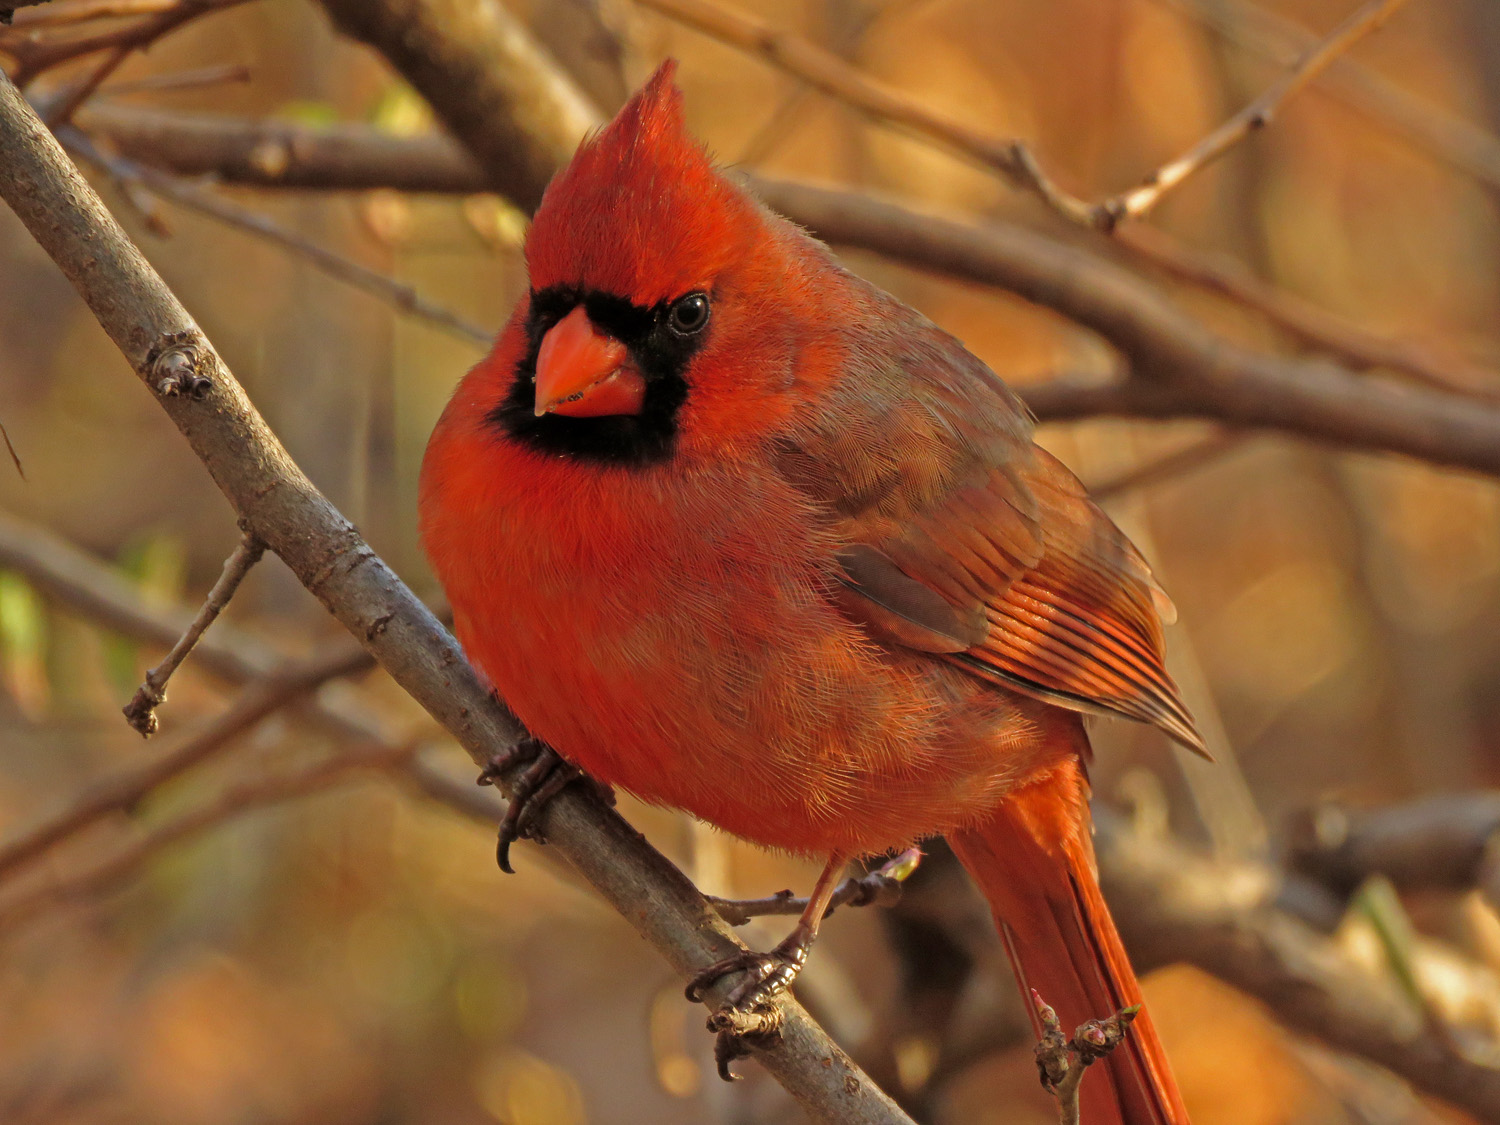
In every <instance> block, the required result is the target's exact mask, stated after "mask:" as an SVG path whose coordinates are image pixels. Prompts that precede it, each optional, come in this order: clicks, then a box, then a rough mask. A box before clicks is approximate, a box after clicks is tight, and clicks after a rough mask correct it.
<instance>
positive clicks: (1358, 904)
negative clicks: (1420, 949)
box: [1352, 875, 1428, 1012]
mask: <svg viewBox="0 0 1500 1125" xmlns="http://www.w3.org/2000/svg"><path fill="white" fill-rule="evenodd" d="M1352 905H1353V907H1354V909H1355V910H1356V911H1358V912H1359V914H1360V915H1362V916H1363V917H1364V918H1365V919H1366V920H1367V921H1368V922H1369V923H1370V926H1371V927H1372V928H1373V929H1374V931H1375V936H1376V937H1377V938H1378V939H1379V941H1380V947H1381V949H1382V950H1383V951H1384V953H1385V958H1386V962H1387V964H1389V965H1390V967H1391V973H1392V975H1394V976H1395V978H1396V983H1397V984H1399V985H1400V986H1401V991H1402V992H1404V993H1406V995H1407V997H1408V998H1409V999H1410V1000H1411V1002H1412V1003H1413V1004H1415V1005H1416V1006H1417V1007H1418V1008H1419V1009H1420V1010H1422V1011H1424V1012H1425V1011H1427V1010H1428V1005H1427V1001H1426V999H1425V998H1424V997H1423V994H1422V986H1421V984H1420V983H1419V982H1418V980H1417V967H1416V957H1417V950H1416V941H1417V936H1416V931H1415V930H1414V929H1412V924H1411V919H1410V918H1409V917H1407V914H1406V908H1405V907H1404V906H1402V905H1401V896H1400V895H1399V894H1397V893H1396V888H1395V886H1394V885H1393V884H1392V883H1391V881H1390V880H1389V879H1387V878H1386V877H1385V876H1384V875H1372V876H1371V877H1370V878H1368V879H1366V880H1365V881H1364V884H1363V885H1362V886H1361V887H1360V888H1359V890H1358V891H1356V892H1355V894H1354V899H1353V903H1352Z"/></svg>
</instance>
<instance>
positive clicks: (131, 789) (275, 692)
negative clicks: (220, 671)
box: [0, 641, 370, 878]
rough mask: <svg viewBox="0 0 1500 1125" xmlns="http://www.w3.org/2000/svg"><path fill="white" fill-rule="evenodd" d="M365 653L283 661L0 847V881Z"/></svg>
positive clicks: (359, 667) (343, 650)
mask: <svg viewBox="0 0 1500 1125" xmlns="http://www.w3.org/2000/svg"><path fill="white" fill-rule="evenodd" d="M369 666H370V660H369V657H368V656H367V655H366V653H365V651H364V650H363V649H361V648H358V647H356V646H354V645H351V644H349V643H348V642H347V641H346V642H342V643H339V644H336V645H333V646H330V647H329V648H328V649H327V650H325V651H324V652H323V653H321V654H319V655H316V656H312V657H309V658H308V659H307V660H303V661H288V662H287V663H286V664H285V665H283V666H282V667H281V668H278V669H277V670H276V671H274V672H272V673H270V674H268V675H266V676H264V677H261V678H259V679H257V680H255V681H254V682H252V683H251V684H250V686H248V687H246V688H245V689H244V690H243V691H242V692H241V693H240V696H239V698H238V699H236V700H235V702H234V704H233V705H232V706H231V707H230V708H229V709H228V710H227V711H224V712H223V713H222V714H220V715H217V716H215V717H214V718H213V719H210V720H209V721H208V722H207V723H205V724H204V725H202V726H201V727H199V728H198V729H196V730H194V731H191V732H189V733H188V734H187V735H185V736H184V737H183V738H182V739H180V740H179V742H178V744H177V746H176V747H175V748H174V749H172V750H170V751H168V752H167V753H166V754H164V755H163V756H162V757H160V758H158V759H157V760H156V761H155V762H152V763H150V764H149V765H146V766H142V767H140V768H138V769H133V770H129V771H127V772H123V773H119V774H116V775H115V776H113V777H109V778H106V779H105V780H103V781H102V782H99V783H97V784H95V785H92V786H90V787H89V788H88V789H87V790H86V791H85V792H84V793H83V794H82V795H81V796H80V797H79V798H78V799H77V800H76V801H75V802H74V803H73V804H72V805H70V806H68V807H67V808H66V809H64V810H63V811H62V812H60V813H58V814H57V815H55V816H53V817H51V818H50V819H48V820H45V821H43V822H42V823H41V824H39V825H38V826H36V827H35V828H33V829H31V830H30V831H29V832H26V833H24V834H23V835H21V836H19V837H18V838H16V839H15V840H12V841H10V842H9V843H7V844H5V845H4V846H3V847H0V878H4V877H6V876H9V875H10V874H11V873H12V872H14V871H16V870H18V869H19V868H21V867H23V866H25V865H26V864H28V863H31V862H32V861H33V860H35V859H37V858H39V857H40V856H42V855H43V854H44V853H46V852H48V851H50V850H51V849H52V848H54V847H56V846H57V845H58V844H60V843H62V842H63V841H64V840H67V839H69V838H71V837H72V836H74V835H76V834H77V833H79V832H81V831H83V829H85V828H87V827H89V826H90V825H92V824H96V823H98V822H99V821H100V820H102V819H104V818H105V817H106V816H108V815H109V814H110V813H113V812H121V811H125V810H128V809H131V808H133V807H135V806H136V805H137V804H139V803H140V801H141V800H142V799H143V798H144V797H145V796H146V795H147V794H148V793H150V792H151V791H152V790H153V789H155V788H157V787H158V786H160V785H162V784H163V783H165V782H167V781H169V780H171V779H172V778H174V777H177V776H179V775H180V774H182V773H185V772H186V771H187V770H189V769H191V768H192V767H193V766H196V765H198V764H199V763H201V762H203V761H206V760H207V759H208V758H210V757H212V756H213V755H214V754H216V753H218V752H219V751H220V750H223V749H224V748H225V747H227V746H228V745H229V744H230V743H231V742H232V741H233V740H234V739H235V738H236V737H237V736H239V735H240V734H243V733H244V732H245V731H247V730H249V729H250V728H251V727H253V726H254V725H255V724H256V723H258V722H260V721H261V720H262V719H264V718H265V717H266V716H267V715H270V714H271V713H273V712H275V711H278V710H280V709H281V708H282V707H285V706H286V705H287V704H289V703H291V702H293V701H294V700H296V699H298V698H300V697H302V696H305V695H307V694H309V693H310V692H313V691H316V690H317V689H318V688H319V687H321V686H322V685H323V684H325V683H327V682H328V681H330V680H335V679H338V678H340V677H342V676H350V675H354V674H356V673H358V672H362V671H364V670H366V669H368V668H369Z"/></svg>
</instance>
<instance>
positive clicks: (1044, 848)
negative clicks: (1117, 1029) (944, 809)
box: [948, 731, 1188, 1125]
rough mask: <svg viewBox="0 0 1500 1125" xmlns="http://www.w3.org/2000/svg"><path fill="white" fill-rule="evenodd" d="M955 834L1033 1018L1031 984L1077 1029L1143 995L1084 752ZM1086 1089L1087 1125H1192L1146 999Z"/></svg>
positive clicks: (1068, 1028)
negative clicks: (1093, 828) (1109, 897)
mask: <svg viewBox="0 0 1500 1125" xmlns="http://www.w3.org/2000/svg"><path fill="white" fill-rule="evenodd" d="M1079 734H1080V737H1081V736H1082V732H1081V731H1080V732H1079ZM1085 752H1086V747H1085ZM948 839H949V843H950V844H951V845H952V846H953V851H954V852H955V853H956V854H957V855H958V858H959V860H960V861H961V862H962V863H963V865H964V867H965V868H967V869H968V872H969V875H970V876H971V877H972V878H973V879H974V881H975V882H976V883H978V884H979V888H980V890H981V891H982V892H983V893H984V897H985V898H986V899H988V900H989V904H990V908H991V910H993V911H994V915H995V923H996V925H997V926H998V927H999V929H1000V934H1001V937H1002V938H1003V939H1004V940H1005V946H1006V950H1007V951H1008V952H1009V954H1010V960H1011V965H1012V966H1013V967H1014V968H1015V972H1016V980H1017V982H1018V983H1019V984H1020V986H1021V992H1022V995H1023V996H1024V997H1026V1007H1027V1010H1028V1011H1032V1013H1033V1014H1032V1022H1033V1025H1034V1026H1035V1025H1036V1024H1037V1018H1036V1015H1035V1012H1034V1010H1033V1009H1032V1004H1031V1001H1030V995H1029V990H1030V989H1036V991H1037V992H1038V993H1039V994H1040V995H1041V996H1042V998H1043V999H1044V1000H1046V1001H1047V1003H1049V1004H1051V1005H1052V1007H1053V1008H1054V1009H1056V1011H1057V1014H1058V1019H1059V1020H1060V1021H1061V1023H1062V1027H1063V1030H1064V1033H1065V1034H1068V1035H1071V1034H1072V1030H1073V1028H1074V1027H1076V1026H1077V1025H1079V1024H1081V1023H1083V1022H1084V1021H1085V1020H1090V1019H1104V1018H1105V1017H1107V1016H1109V1015H1111V1014H1112V1013H1114V1012H1116V1011H1118V1010H1119V1009H1121V1008H1124V1007H1128V1006H1130V1005H1132V1004H1139V1003H1140V1002H1141V992H1140V987H1139V985H1138V984H1137V983H1136V979H1135V973H1134V972H1133V971H1132V970H1131V968H1130V961H1129V959H1128V958H1127V957H1126V956H1125V949H1124V947H1123V946H1122V945H1121V944H1120V935H1119V934H1118V933H1116V931H1115V924H1114V921H1113V920H1112V919H1111V918H1110V916H1109V909H1108V908H1107V907H1106V906H1105V904H1104V897H1103V895H1101V894H1100V891H1099V881H1098V878H1097V876H1096V875H1095V872H1094V851H1093V845H1092V844H1091V843H1090V840H1089V814H1088V792H1087V782H1086V781H1085V780H1084V777H1083V769H1082V766H1081V765H1079V763H1078V760H1077V759H1076V758H1072V757H1070V759H1069V760H1068V762H1067V763H1066V764H1065V765H1063V766H1061V767H1059V768H1058V769H1057V770H1056V771H1055V772H1054V773H1052V774H1051V775H1049V776H1048V777H1047V778H1045V779H1044V780H1042V781H1039V782H1036V783H1033V784H1031V785H1028V786H1025V787H1023V788H1022V789H1020V790H1018V791H1017V792H1015V793H1013V794H1012V795H1011V796H1009V797H1008V798H1007V799H1006V801H1005V803H1004V804H1003V805H1002V806H1001V807H1000V808H999V809H998V810H996V812H995V813H994V815H993V816H992V817H991V818H990V819H989V820H987V821H985V822H983V823H981V824H979V825H977V826H975V827H973V828H971V829H969V830H968V831H965V832H961V833H954V834H952V835H950V836H949V838H948ZM1037 1031H1038V1034H1040V1027H1037ZM1079 1093H1080V1103H1081V1114H1080V1117H1081V1120H1082V1122H1083V1125H1187V1123H1188V1117H1187V1112H1186V1110H1184V1109H1183V1105H1182V1097H1181V1095H1180V1094H1179V1093H1178V1092H1177V1084H1176V1082H1175V1081H1173V1078H1172V1071H1171V1068H1170V1067H1169V1066H1168V1065H1167V1057H1166V1054H1165V1052H1164V1051H1163V1050H1162V1046H1161V1041H1160V1040H1159V1039H1158V1038H1157V1037H1156V1029H1155V1028H1154V1027H1153V1026H1152V1024H1151V1014H1150V1012H1148V1011H1147V1010H1145V1009H1144V1008H1143V1009H1142V1010H1141V1012H1140V1014H1139V1015H1138V1016H1137V1017H1136V1018H1135V1021H1134V1022H1133V1023H1132V1024H1131V1025H1130V1033H1129V1035H1128V1036H1127V1037H1126V1039H1125V1041H1124V1042H1123V1043H1122V1044H1120V1045H1119V1046H1118V1047H1116V1048H1115V1050H1114V1052H1113V1053H1112V1054H1110V1055H1109V1056H1108V1057H1107V1058H1105V1059H1102V1060H1100V1061H1098V1062H1095V1063H1094V1064H1093V1065H1092V1066H1090V1067H1089V1069H1088V1072H1087V1073H1086V1074H1085V1075H1084V1078H1083V1084H1082V1086H1081V1087H1080V1090H1079Z"/></svg>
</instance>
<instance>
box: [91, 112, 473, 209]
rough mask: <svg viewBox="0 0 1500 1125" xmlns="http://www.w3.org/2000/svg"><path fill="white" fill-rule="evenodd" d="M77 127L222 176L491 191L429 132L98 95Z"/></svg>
mask: <svg viewBox="0 0 1500 1125" xmlns="http://www.w3.org/2000/svg"><path fill="white" fill-rule="evenodd" d="M79 125H80V127H81V128H83V130H84V131H85V132H87V133H89V134H90V135H92V136H95V137H98V138H100V139H101V140H103V141H105V142H107V143H108V144H109V145H110V146H111V147H112V148H114V149H115V150H117V151H118V152H119V153H120V154H121V155H123V156H125V157H127V158H129V159H130V160H133V161H136V162H137V163H141V164H149V165H151V166H152V167H155V168H161V169H164V170H166V171H169V172H175V173H177V174H178V175H181V176H213V177H215V178H217V179H219V180H222V181H223V182H225V183H230V184H246V185H248V186H251V187H268V188H297V189H310V190H315V191H366V190H369V189H372V188H391V189H393V190H395V191H410V192H443V193H459V194H469V193H473V192H482V191H488V190H490V184H489V182H488V181H487V180H486V179H485V174H484V172H483V171H482V170H481V169H480V167H479V165H478V164H477V163H476V162H475V160H474V158H473V157H472V156H470V155H469V153H468V151H467V150H466V149H464V148H462V147H460V146H459V144H458V143H457V142H456V141H454V140H452V139H451V138H449V137H446V136H442V135H438V134H432V133H427V134H421V135H418V136H411V137H401V136H395V135H394V134H391V133H387V132H384V131H382V130H380V129H376V128H374V127H373V126H369V125H323V126H316V127H314V126H310V125H300V124H297V123H295V122H290V121H278V120H274V119H270V118H263V119H258V120H256V119H248V118H232V117H208V116H203V115H199V114H185V113H167V112H162V111H156V110H148V109H141V108H139V107H136V106H116V105H106V104H101V103H99V102H95V103H94V104H92V105H90V106H89V107H88V108H87V109H85V110H84V111H83V113H82V114H80V116H79Z"/></svg>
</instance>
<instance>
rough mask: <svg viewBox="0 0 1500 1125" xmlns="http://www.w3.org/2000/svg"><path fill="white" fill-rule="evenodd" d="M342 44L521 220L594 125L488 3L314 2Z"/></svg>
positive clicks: (517, 26)
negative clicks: (427, 113) (397, 84)
mask: <svg viewBox="0 0 1500 1125" xmlns="http://www.w3.org/2000/svg"><path fill="white" fill-rule="evenodd" d="M321 2H322V5H323V7H324V8H326V9H327V10H328V13H329V15H331V16H332V17H333V21H334V23H336V24H337V25H338V27H339V30H341V31H343V32H344V33H345V34H346V35H349V36H352V37H353V38H355V39H358V40H360V41H362V42H364V43H368V44H370V45H371V46H372V47H374V48H375V49H376V50H378V51H379V52H380V53H381V54H383V55H385V57H386V58H387V59H389V60H390V62H391V64H392V65H393V66H395V68H396V69H397V70H398V71H400V72H401V75H402V77H404V78H405V79H406V80H407V81H408V82H410V83H411V84H412V85H413V86H414V87H415V88H416V90H417V92H418V93H420V94H421V95H422V96H423V97H425V98H426V99H427V100H428V101H429V102H431V103H432V104H433V105H437V106H443V107H444V111H443V112H442V115H441V116H442V119H443V123H444V124H445V125H446V126H447V127H448V129H449V131H450V132H452V133H453V135H454V136H455V137H457V138H458V139H459V140H460V141H461V142H462V143H463V145H464V147H465V148H467V149H468V150H469V151H470V152H471V153H473V154H474V156H475V158H476V159H477V160H478V162H479V165H480V167H482V168H483V169H484V172H485V175H486V177H487V180H488V186H489V187H490V188H492V189H493V190H495V191H498V192H500V194H502V195H504V196H506V197H507V198H509V199H512V200H514V201H515V202H516V203H517V204H518V205H519V206H522V207H524V208H525V209H526V210H527V211H532V210H535V209H536V205H537V204H538V203H540V202H541V199H542V191H543V189H545V188H546V186H547V182H548V181H549V180H550V179H551V178H552V174H553V173H554V172H556V171H557V169H558V168H559V167H561V166H562V165H563V164H565V163H566V162H567V160H568V158H569V157H571V156H572V155H573V150H574V149H575V148H577V147H578V142H579V141H581V140H582V139H583V138H584V136H585V134H587V133H588V131H589V130H590V129H592V128H594V127H595V126H596V125H598V124H599V112H598V111H597V110H596V109H594V107H593V106H591V105H589V104H588V102H587V100H586V99H585V98H584V96H583V95H582V94H581V93H580V92H579V91H578V89H577V88H576V87H575V86H574V85H573V84H572V83H571V82H568V81H565V80H562V79H561V78H560V75H559V72H557V71H556V70H551V69H547V68H543V67H539V66H537V65H536V63H537V59H538V58H539V57H540V52H539V50H538V48H537V47H536V44H535V43H534V41H533V40H532V38H531V33H530V32H529V31H527V30H526V28H525V27H524V26H523V25H522V24H521V23H520V22H519V21H517V20H516V18H515V17H514V16H512V15H511V14H510V13H509V12H507V11H506V10H505V8H503V7H502V6H501V5H500V4H499V2H498V0H380V2H379V3H372V2H371V0H321Z"/></svg>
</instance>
